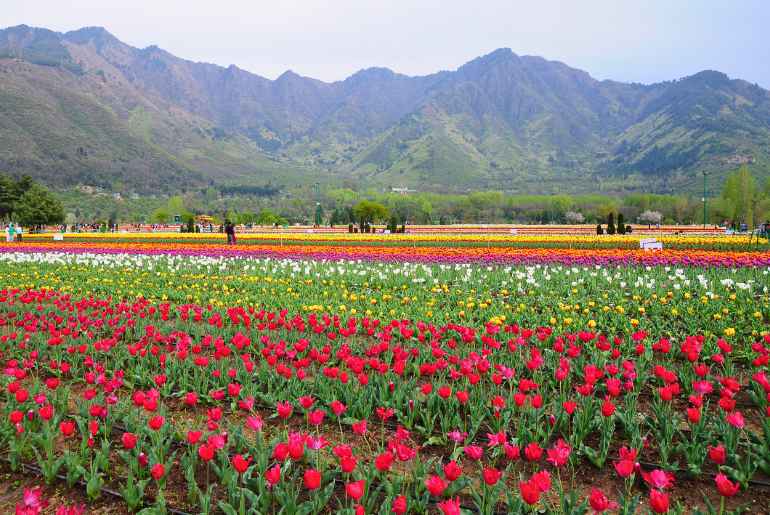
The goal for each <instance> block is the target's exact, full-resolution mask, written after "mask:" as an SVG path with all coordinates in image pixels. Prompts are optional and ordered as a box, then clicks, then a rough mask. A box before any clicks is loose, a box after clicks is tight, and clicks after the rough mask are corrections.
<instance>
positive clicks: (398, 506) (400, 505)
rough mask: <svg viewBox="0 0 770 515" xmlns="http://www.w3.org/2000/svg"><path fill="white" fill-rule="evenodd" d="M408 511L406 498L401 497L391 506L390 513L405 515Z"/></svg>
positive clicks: (394, 500)
mask: <svg viewBox="0 0 770 515" xmlns="http://www.w3.org/2000/svg"><path fill="white" fill-rule="evenodd" d="M406 510H407V505H406V497H404V496H403V495H399V496H398V497H396V498H395V499H393V504H391V507H390V512H391V513H395V514H396V515H404V514H405V513H406Z"/></svg>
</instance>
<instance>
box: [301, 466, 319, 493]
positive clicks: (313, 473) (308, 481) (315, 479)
mask: <svg viewBox="0 0 770 515" xmlns="http://www.w3.org/2000/svg"><path fill="white" fill-rule="evenodd" d="M303 482H304V484H305V488H307V489H308V490H316V489H317V488H318V487H319V486H321V473H320V472H318V471H317V470H315V469H307V470H306V471H305V474H304V476H303Z"/></svg>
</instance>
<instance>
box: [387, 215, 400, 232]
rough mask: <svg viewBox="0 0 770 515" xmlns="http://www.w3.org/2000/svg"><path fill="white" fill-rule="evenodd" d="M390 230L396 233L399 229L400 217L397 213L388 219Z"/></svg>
mask: <svg viewBox="0 0 770 515" xmlns="http://www.w3.org/2000/svg"><path fill="white" fill-rule="evenodd" d="M388 230H389V231H390V232H391V233H396V232H397V231H398V219H397V218H396V215H390V220H389V221H388Z"/></svg>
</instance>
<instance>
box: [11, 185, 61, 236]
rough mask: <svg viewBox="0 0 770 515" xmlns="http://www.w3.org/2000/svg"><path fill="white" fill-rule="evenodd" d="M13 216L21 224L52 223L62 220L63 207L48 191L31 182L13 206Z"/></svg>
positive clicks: (58, 222)
mask: <svg viewBox="0 0 770 515" xmlns="http://www.w3.org/2000/svg"><path fill="white" fill-rule="evenodd" d="M13 213H14V216H15V217H16V218H17V220H18V221H19V223H20V224H21V225H26V226H37V225H54V224H60V223H62V222H63V221H64V207H63V206H62V203H61V201H59V199H57V198H56V197H54V196H53V195H52V194H51V192H50V191H48V190H47V189H45V188H44V187H42V186H40V185H39V184H37V183H32V184H31V185H30V186H29V187H28V188H27V190H26V191H25V192H24V194H23V195H22V196H21V197H20V198H19V200H18V202H17V203H16V205H15V207H14V211H13Z"/></svg>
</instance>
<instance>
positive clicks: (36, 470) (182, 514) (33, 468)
mask: <svg viewBox="0 0 770 515" xmlns="http://www.w3.org/2000/svg"><path fill="white" fill-rule="evenodd" d="M3 461H5V462H7V463H11V460H10V459H9V458H8V457H4V458H3ZM21 466H22V468H24V469H25V470H26V471H29V472H32V473H33V474H35V475H36V476H38V477H39V476H42V475H43V470H42V469H41V468H40V467H38V466H37V465H31V464H29V463H22V464H21ZM56 478H57V479H58V480H60V481H64V482H66V480H67V476H64V475H62V474H56ZM76 484H77V485H78V486H81V487H83V488H85V487H86V486H87V484H86V482H85V481H83V480H82V479H79V480H78V482H77V483H76ZM99 491H100V492H104V493H106V494H107V495H109V496H111V497H114V498H116V499H120V500H123V495H122V494H121V493H120V492H116V491H115V490H112V489H111V488H107V487H104V486H103V487H101V488H100V489H99ZM143 506H144V507H147V504H144V505H143ZM166 511H167V512H168V513H170V514H172V515H194V514H192V513H188V512H186V511H184V510H179V509H176V508H169V507H166Z"/></svg>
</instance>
